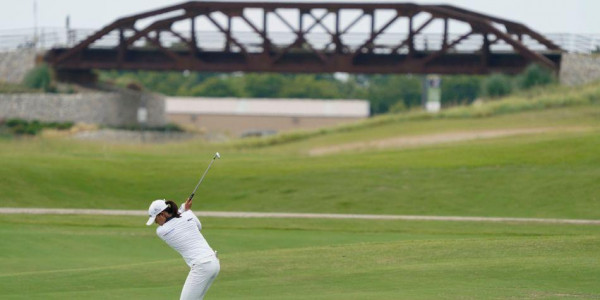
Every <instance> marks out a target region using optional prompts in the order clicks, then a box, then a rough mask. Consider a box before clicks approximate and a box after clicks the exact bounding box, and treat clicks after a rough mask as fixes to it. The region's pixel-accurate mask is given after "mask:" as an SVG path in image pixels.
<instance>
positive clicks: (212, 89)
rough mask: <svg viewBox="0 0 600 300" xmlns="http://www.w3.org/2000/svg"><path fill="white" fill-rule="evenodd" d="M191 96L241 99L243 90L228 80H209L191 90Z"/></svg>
mask: <svg viewBox="0 0 600 300" xmlns="http://www.w3.org/2000/svg"><path fill="white" fill-rule="evenodd" d="M190 94H191V96H204V97H240V96H241V94H242V93H241V90H240V88H239V87H237V86H234V85H233V84H232V82H231V81H230V80H228V78H217V77H213V78H209V79H207V80H205V81H204V82H203V83H202V84H200V85H198V86H196V87H194V88H192V89H191V90H190Z"/></svg>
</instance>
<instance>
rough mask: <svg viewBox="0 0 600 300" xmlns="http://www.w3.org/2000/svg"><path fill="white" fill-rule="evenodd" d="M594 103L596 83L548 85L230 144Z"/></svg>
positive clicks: (599, 98)
mask: <svg viewBox="0 0 600 300" xmlns="http://www.w3.org/2000/svg"><path fill="white" fill-rule="evenodd" d="M597 103H600V84H598V83H595V84H590V85H587V86H583V87H562V86H550V87H545V88H535V89H531V90H528V91H523V92H519V93H517V94H515V95H511V96H508V97H505V98H502V99H499V100H488V101H483V102H478V103H474V104H473V105H470V106H458V107H453V108H449V109H446V110H443V111H442V112H440V113H438V114H431V113H427V112H424V111H421V110H415V111H411V112H408V113H399V114H386V115H382V116H376V117H374V118H370V119H367V120H364V121H361V122H355V123H351V124H345V125H340V126H335V127H329V128H323V129H317V130H298V131H293V132H288V133H282V134H278V135H275V136H271V137H266V138H250V139H246V140H243V141H235V142H233V145H234V146H235V147H238V148H247V147H265V146H273V145H281V144H286V143H290V142H295V141H301V140H305V139H309V138H314V137H319V136H328V135H331V134H334V133H344V132H352V131H356V130H362V129H368V128H375V127H379V126H382V125H387V124H393V123H404V122H409V121H419V120H432V119H469V118H487V117H491V116H498V115H504V114H513V113H519V112H528V111H541V110H545V109H549V108H559V107H572V106H581V105H590V104H597Z"/></svg>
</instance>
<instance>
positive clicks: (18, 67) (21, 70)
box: [0, 49, 36, 83]
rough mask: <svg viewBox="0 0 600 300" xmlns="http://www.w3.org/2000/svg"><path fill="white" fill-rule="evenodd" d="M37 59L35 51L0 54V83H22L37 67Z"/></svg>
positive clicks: (25, 50) (27, 50) (26, 50)
mask: <svg viewBox="0 0 600 300" xmlns="http://www.w3.org/2000/svg"><path fill="white" fill-rule="evenodd" d="M35 58H36V52H35V50H33V49H22V50H19V51H10V52H0V82H8V83H21V82H22V81H23V78H25V74H27V72H28V71H29V70H31V69H33V67H34V66H35Z"/></svg>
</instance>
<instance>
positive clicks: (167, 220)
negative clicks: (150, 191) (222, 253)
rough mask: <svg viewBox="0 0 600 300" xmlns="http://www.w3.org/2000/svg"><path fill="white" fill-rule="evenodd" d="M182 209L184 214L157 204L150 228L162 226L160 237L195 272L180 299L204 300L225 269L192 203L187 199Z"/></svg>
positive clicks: (170, 205) (163, 203)
mask: <svg viewBox="0 0 600 300" xmlns="http://www.w3.org/2000/svg"><path fill="white" fill-rule="evenodd" d="M181 206H182V209H183V212H182V213H179V212H178V211H177V205H176V204H175V202H173V201H165V200H155V201H154V202H152V204H150V208H149V209H148V214H149V215H150V218H149V219H148V222H147V223H146V225H151V224H152V223H156V224H158V227H157V228H156V234H157V235H158V237H160V238H161V239H163V240H164V241H165V242H166V243H167V244H168V245H169V246H171V248H173V249H175V250H176V251H177V252H179V254H181V256H183V259H184V260H185V262H186V263H187V264H188V265H189V266H190V268H191V270H190V273H189V274H188V276H187V279H186V280H185V284H184V285H183V290H182V291H181V298H180V299H182V300H184V299H185V300H188V299H190V300H191V299H194V300H196V299H203V298H204V295H205V294H206V291H207V290H208V288H209V287H210V285H211V284H212V283H213V281H214V280H215V278H216V277H217V275H218V274H219V270H220V269H221V267H220V265H219V259H218V258H217V255H216V253H215V251H213V249H212V248H211V247H210V246H209V245H208V243H207V242H206V240H205V239H204V237H203V236H202V233H200V230H201V229H202V225H201V224H200V220H198V218H197V217H196V215H194V213H192V211H191V210H190V209H191V208H192V200H191V199H187V201H185V203H184V204H182V205H181Z"/></svg>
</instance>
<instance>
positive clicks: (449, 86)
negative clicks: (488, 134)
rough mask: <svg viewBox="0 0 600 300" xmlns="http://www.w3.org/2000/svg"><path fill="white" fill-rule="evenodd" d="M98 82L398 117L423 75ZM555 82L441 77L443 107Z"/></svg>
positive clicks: (540, 71) (183, 76)
mask: <svg viewBox="0 0 600 300" xmlns="http://www.w3.org/2000/svg"><path fill="white" fill-rule="evenodd" d="M99 77H100V80H101V81H103V82H106V83H110V84H116V85H119V86H132V85H133V86H137V87H139V88H144V89H148V90H150V91H153V92H158V93H162V94H165V95H169V96H193V97H244V98H305V99H306V98H308V99H365V100H369V102H370V104H371V112H372V113H373V114H382V113H387V112H399V111H403V110H408V109H411V108H415V107H419V106H421V101H422V100H421V95H422V90H423V86H422V84H423V76H421V75H362V74H361V75H346V76H343V77H341V78H340V76H334V75H332V74H271V73H233V74H223V73H199V72H151V71H137V72H129V71H102V72H100V73H99ZM555 82H556V78H555V76H554V74H553V73H552V72H551V71H549V70H546V69H544V68H542V67H540V66H537V65H532V66H530V67H529V68H527V69H526V70H525V71H524V72H523V73H522V74H519V75H514V76H509V75H503V74H492V75H486V76H474V75H453V76H442V85H441V89H442V105H443V106H453V105H464V104H470V103H471V102H473V101H474V100H476V99H478V98H481V97H488V98H495V97H501V96H505V95H508V94H510V93H512V92H514V91H517V90H524V89H529V88H531V87H534V86H540V85H547V84H552V83H555Z"/></svg>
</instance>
